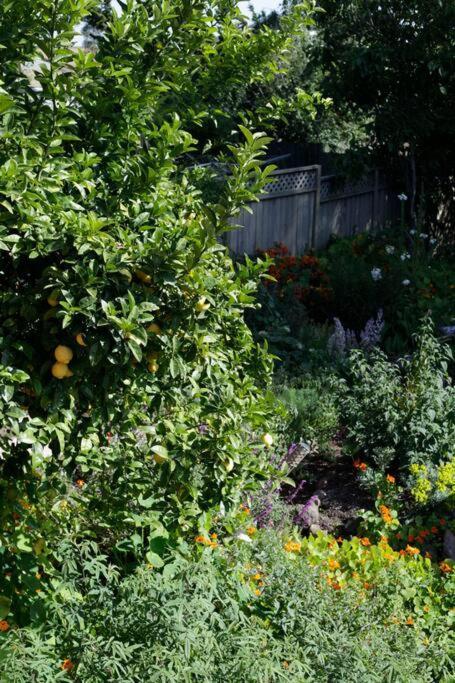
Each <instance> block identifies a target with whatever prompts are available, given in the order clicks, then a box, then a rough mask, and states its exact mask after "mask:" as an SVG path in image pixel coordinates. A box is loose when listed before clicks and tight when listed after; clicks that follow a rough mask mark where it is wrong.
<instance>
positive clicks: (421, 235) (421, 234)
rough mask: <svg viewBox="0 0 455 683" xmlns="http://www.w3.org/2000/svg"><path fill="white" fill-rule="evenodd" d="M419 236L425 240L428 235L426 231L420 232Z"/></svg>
mask: <svg viewBox="0 0 455 683" xmlns="http://www.w3.org/2000/svg"><path fill="white" fill-rule="evenodd" d="M420 237H421V238H422V239H423V240H426V239H427V237H428V235H427V233H426V232H421V233H420Z"/></svg>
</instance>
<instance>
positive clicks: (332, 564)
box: [329, 558, 340, 571]
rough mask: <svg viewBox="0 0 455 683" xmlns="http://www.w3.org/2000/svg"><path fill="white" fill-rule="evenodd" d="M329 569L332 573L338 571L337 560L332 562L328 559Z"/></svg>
mask: <svg viewBox="0 0 455 683" xmlns="http://www.w3.org/2000/svg"><path fill="white" fill-rule="evenodd" d="M329 567H330V569H331V570H332V571H333V570H335V569H339V568H340V563H339V562H338V560H334V559H333V558H330V559H329Z"/></svg>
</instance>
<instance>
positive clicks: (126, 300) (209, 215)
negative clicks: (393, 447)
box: [0, 0, 301, 622]
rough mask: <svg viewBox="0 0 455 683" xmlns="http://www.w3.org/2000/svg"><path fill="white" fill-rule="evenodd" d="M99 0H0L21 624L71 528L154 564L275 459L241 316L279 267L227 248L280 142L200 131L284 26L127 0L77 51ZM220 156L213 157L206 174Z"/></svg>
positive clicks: (6, 441)
mask: <svg viewBox="0 0 455 683" xmlns="http://www.w3.org/2000/svg"><path fill="white" fill-rule="evenodd" d="M98 5H99V3H96V2H93V1H92V0H58V1H57V0H55V1H52V2H49V1H48V0H38V2H34V3H33V11H31V3H30V2H28V0H20V1H17V2H4V3H2V4H1V7H0V27H1V34H0V43H1V46H2V56H3V59H2V63H1V66H0V86H1V90H0V117H1V129H0V169H1V174H0V176H1V180H0V304H1V305H0V308H1V313H0V351H1V367H0V416H1V421H2V430H1V432H0V447H1V454H2V457H1V460H0V489H1V497H2V500H4V501H5V504H4V505H3V506H2V510H1V528H0V556H1V561H2V573H1V577H0V596H1V604H2V608H4V609H3V611H5V610H6V612H9V611H10V610H12V611H13V612H14V614H15V616H16V619H17V620H18V621H19V622H23V621H26V620H27V619H28V618H29V614H30V609H32V610H38V609H40V603H41V598H40V595H41V588H40V586H41V583H40V582H43V583H44V582H45V581H46V580H48V579H49V577H51V576H52V575H53V574H54V572H56V571H57V570H58V567H59V565H60V563H61V559H62V558H61V557H59V556H58V555H56V551H55V548H56V543H57V541H58V539H59V538H60V537H61V536H62V535H64V534H65V533H67V532H69V533H71V534H72V535H73V537H74V538H75V539H79V538H81V537H87V536H88V537H90V538H96V539H102V543H103V546H104V547H105V548H109V550H110V551H111V552H114V551H115V552H116V553H117V554H122V555H123V557H124V561H125V562H127V561H133V559H134V558H135V557H137V556H143V555H144V554H145V555H147V557H148V559H149V561H151V562H153V563H154V564H155V565H157V564H159V563H160V562H162V560H161V559H160V558H161V555H162V553H163V549H164V547H165V545H166V543H167V542H168V541H169V539H170V538H172V537H175V536H178V535H181V534H185V533H188V532H189V530H190V529H192V528H195V527H196V526H197V520H198V519H199V517H200V516H201V514H202V513H203V512H204V511H208V510H210V509H211V508H212V507H214V506H218V504H219V503H220V501H221V500H223V501H224V503H225V505H226V506H227V507H228V506H229V505H231V504H232V503H233V501H236V500H237V499H238V497H239V495H240V493H239V492H240V491H241V490H245V489H248V488H250V487H253V486H254V481H255V479H256V478H257V477H258V476H259V477H260V476H261V474H265V472H266V471H267V469H268V465H267V462H266V458H265V457H264V456H263V452H264V450H265V449H264V446H263V444H262V442H261V441H260V438H259V437H260V436H261V435H262V434H263V433H264V432H265V431H267V430H268V431H273V412H274V411H273V407H272V403H271V401H269V399H268V397H267V387H268V385H269V377H270V371H271V359H270V357H269V356H268V355H267V352H266V350H265V349H264V348H262V347H260V346H258V345H256V344H255V343H254V341H253V339H252V336H251V333H250V331H249V329H248V328H247V326H246V325H245V323H244V321H243V315H244V311H245V309H247V308H249V307H251V306H254V305H255V302H254V292H255V289H256V286H257V282H258V279H259V277H260V276H261V274H262V272H263V270H264V266H263V264H261V263H257V264H253V263H252V262H250V261H248V262H246V263H245V264H244V265H243V266H241V267H239V268H237V269H234V267H233V264H232V262H231V259H230V258H229V256H228V254H227V252H226V249H225V248H224V247H223V246H221V245H220V244H219V242H218V238H219V236H220V235H221V234H222V233H223V231H225V230H227V229H229V225H230V224H229V220H228V219H229V218H230V217H231V216H233V215H235V214H236V213H237V212H238V211H239V210H240V208H241V207H242V206H243V205H244V204H245V203H246V202H248V201H250V200H254V199H255V198H256V196H257V194H258V193H259V191H260V189H261V188H262V186H263V185H264V183H265V182H266V180H267V177H268V175H269V173H270V171H271V170H272V169H271V167H266V168H263V167H262V157H263V154H264V150H265V147H266V144H267V142H268V140H269V139H268V138H267V137H266V136H265V135H264V134H263V133H261V132H256V133H253V132H250V131H249V130H248V128H247V127H246V126H243V125H242V124H240V126H239V128H238V129H237V130H236V132H235V133H234V134H232V135H231V133H230V134H229V137H228V138H227V139H226V137H224V138H223V137H220V138H218V139H217V143H216V146H215V147H214V148H210V145H209V146H208V147H207V146H206V143H207V137H206V132H207V131H206V129H204V125H203V124H204V122H205V121H207V120H211V121H212V123H215V119H217V118H218V117H221V118H222V117H223V113H222V112H221V113H220V112H219V111H218V113H215V112H216V101H217V100H216V98H217V93H218V94H219V93H220V90H221V89H225V88H226V87H227V83H231V85H232V84H233V83H236V82H238V81H239V79H240V80H242V82H254V81H255V80H257V79H259V78H263V77H264V76H265V75H266V74H269V73H275V72H276V70H279V69H280V68H281V66H280V65H281V55H282V54H283V53H284V52H285V51H286V46H287V41H288V34H286V33H283V34H277V33H275V34H274V35H273V40H271V41H269V42H267V40H266V38H267V35H268V32H267V31H266V30H265V29H264V32H259V33H254V34H253V32H252V31H251V29H250V28H248V26H246V25H245V24H244V23H242V22H241V21H239V19H240V14H239V12H238V10H237V9H236V7H235V3H231V2H224V0H213V1H211V2H187V0H176V1H175V2H172V3H169V2H163V3H162V4H161V5H160V6H158V5H157V4H156V3H155V2H152V1H151V0H146V1H145V2H135V1H134V0H131V1H130V2H121V3H120V6H121V12H117V11H114V12H112V13H109V16H106V17H104V18H103V22H102V30H101V32H100V35H99V36H98V38H97V39H96V41H95V44H94V46H93V49H92V50H82V49H80V48H78V47H77V45H76V41H75V38H76V35H77V32H78V27H79V26H80V25H81V22H83V20H84V18H85V17H86V16H87V15H88V14H89V13H91V12H95V14H96V11H97V7H98ZM299 16H301V13H300V12H299ZM288 28H289V30H291V23H289V25H288ZM210 117H212V119H211V118H210ZM240 118H241V117H240V115H238V117H237V120H236V122H239V120H240ZM246 122H247V121H246V118H244V123H246ZM204 150H205V153H207V152H210V153H212V155H213V157H214V159H215V160H216V161H217V162H219V163H218V165H217V164H214V165H211V166H200V165H199V166H198V165H197V164H196V167H195V164H194V160H195V159H200V158H201V155H202V153H203V151H204ZM214 167H218V168H219V167H221V168H222V169H223V173H217V172H216V171H215V170H214ZM214 178H215V179H216V182H217V187H218V192H217V195H216V198H215V199H213V200H211V199H210V193H209V192H207V188H209V187H210V186H211V183H212V181H213V180H214ZM254 446H256V448H255V449H254V448H253V447H254ZM37 577H40V578H37ZM37 591H38V592H37Z"/></svg>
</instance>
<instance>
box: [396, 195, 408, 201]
mask: <svg viewBox="0 0 455 683" xmlns="http://www.w3.org/2000/svg"><path fill="white" fill-rule="evenodd" d="M398 199H399V200H400V202H405V201H407V199H408V198H407V196H406V195H405V194H403V193H401V194H399V195H398Z"/></svg>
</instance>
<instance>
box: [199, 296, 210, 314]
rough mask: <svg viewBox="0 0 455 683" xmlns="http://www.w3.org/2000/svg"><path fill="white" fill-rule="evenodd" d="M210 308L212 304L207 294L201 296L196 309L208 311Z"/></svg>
mask: <svg viewBox="0 0 455 683" xmlns="http://www.w3.org/2000/svg"><path fill="white" fill-rule="evenodd" d="M208 308H210V304H208V303H207V299H206V298H205V296H203V297H201V298H200V299H199V301H198V302H197V304H196V311H197V312H198V313H202V311H206V310H207V309H208Z"/></svg>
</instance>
